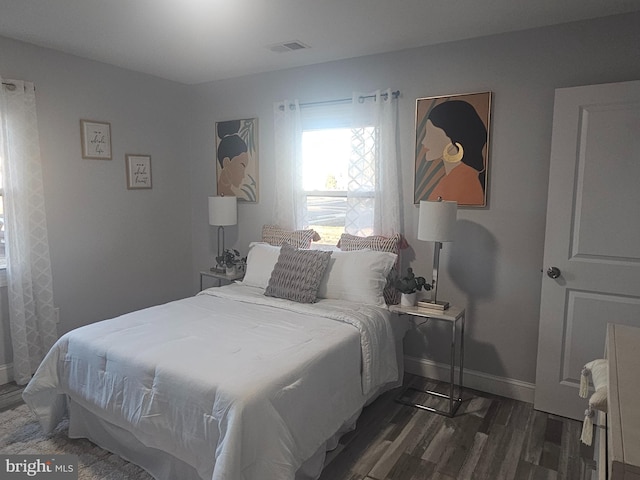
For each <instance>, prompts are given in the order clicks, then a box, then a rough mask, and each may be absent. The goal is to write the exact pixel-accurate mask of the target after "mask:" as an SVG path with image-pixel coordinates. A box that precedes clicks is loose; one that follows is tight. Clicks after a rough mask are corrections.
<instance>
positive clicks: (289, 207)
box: [273, 100, 307, 230]
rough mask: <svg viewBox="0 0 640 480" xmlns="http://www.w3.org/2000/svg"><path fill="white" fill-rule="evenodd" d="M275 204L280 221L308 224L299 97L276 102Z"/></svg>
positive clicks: (292, 225)
mask: <svg viewBox="0 0 640 480" xmlns="http://www.w3.org/2000/svg"><path fill="white" fill-rule="evenodd" d="M273 116H274V130H275V161H276V165H275V174H276V181H275V192H276V196H275V204H274V212H273V217H274V221H275V223H276V224H277V225H279V226H281V227H283V228H288V229H291V230H295V229H298V228H304V227H306V226H307V218H306V217H307V207H306V197H305V195H304V193H303V191H302V121H301V117H300V104H299V103H298V101H297V100H292V101H289V100H285V101H283V102H278V103H276V104H274V115H273Z"/></svg>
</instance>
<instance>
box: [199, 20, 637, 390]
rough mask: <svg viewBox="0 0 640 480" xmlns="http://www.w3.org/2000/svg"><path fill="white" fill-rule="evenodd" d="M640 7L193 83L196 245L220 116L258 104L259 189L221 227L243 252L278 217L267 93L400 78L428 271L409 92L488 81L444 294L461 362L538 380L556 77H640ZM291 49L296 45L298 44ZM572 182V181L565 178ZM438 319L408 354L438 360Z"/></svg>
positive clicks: (410, 217) (204, 231) (415, 260)
mask: <svg viewBox="0 0 640 480" xmlns="http://www.w3.org/2000/svg"><path fill="white" fill-rule="evenodd" d="M638 25H640V15H638V14H636V15H625V16H617V17H611V18H606V19H600V20H596V21H592V22H580V23H575V24H569V25H563V26H557V27H552V28H545V29H537V30H531V31H525V32H519V33H513V34H506V35H498V36H492V37H486V38H482V39H475V40H469V41H463V42H456V43H447V44H442V45H438V46H434V47H427V48H418V49H411V50H406V51H402V52H395V53H390V54H385V55H375V56H369V57H361V58H356V59H351V60H346V61H340V62H332V63H326V64H322V65H315V66H309V67H304V68H296V69H292V70H287V71H280V72H275V73H266V74H261V75H255V76H250V77H244V78H238V79H233V80H229V81H220V82H215V83H210V84H206V85H200V86H198V87H197V88H196V89H195V97H196V98H197V99H198V103H197V104H195V105H193V108H192V109H191V111H192V115H193V119H194V121H193V123H192V124H193V126H194V129H193V131H192V134H193V137H192V141H191V142H190V143H191V144H192V145H193V150H192V156H193V160H194V168H193V177H192V182H193V192H194V198H193V202H194V203H193V210H194V225H193V237H192V238H193V251H194V259H195V263H196V265H201V266H206V265H208V264H209V263H210V262H211V258H212V251H213V247H214V245H213V240H214V239H213V236H212V235H213V232H212V231H211V230H210V229H209V227H208V226H207V217H206V215H207V213H206V199H205V197H206V196H207V195H209V194H213V193H214V187H213V179H214V178H215V172H214V163H213V159H214V139H213V134H212V126H213V124H214V122H215V121H219V120H229V119H233V118H245V117H252V116H255V117H259V123H260V127H259V129H260V201H259V203H258V204H257V205H255V204H253V205H252V204H244V205H242V204H241V205H240V207H239V211H238V216H239V225H238V226H237V227H233V228H229V229H227V231H228V238H231V241H235V242H236V247H238V248H239V249H240V250H241V251H243V252H246V250H247V246H248V244H249V242H250V241H252V240H255V239H257V238H259V235H260V227H261V226H262V224H263V223H266V222H268V221H269V219H270V218H272V205H273V189H272V188H271V186H272V185H273V184H274V164H275V162H276V161H277V152H274V151H273V120H272V119H273V113H272V108H273V107H272V105H273V102H275V101H279V100H283V99H292V98H298V99H299V100H300V101H302V102H305V101H316V100H323V99H332V98H343V97H349V96H351V92H352V90H358V91H369V90H374V89H377V88H385V87H391V88H393V89H399V90H400V91H401V92H402V97H401V98H400V100H399V108H400V118H399V122H400V142H401V161H402V182H403V186H404V198H403V206H404V233H405V234H406V236H407V238H408V241H409V243H410V244H411V246H412V248H411V249H410V250H409V251H408V252H406V253H403V260H404V262H405V265H407V264H409V263H410V264H411V265H412V266H413V267H414V269H415V270H416V271H417V272H419V273H421V274H423V275H425V276H429V275H430V269H431V261H432V249H433V245H432V244H431V243H428V242H421V241H418V240H416V229H417V213H418V212H417V208H416V207H415V206H414V205H413V161H414V157H413V146H414V137H413V136H414V123H415V100H416V98H420V97H427V96H433V95H446V94H455V93H469V92H477V91H487V90H491V91H492V92H493V94H494V99H493V118H492V129H491V151H490V167H489V189H488V192H489V206H488V207H487V208H485V209H460V211H459V214H458V217H459V219H460V221H459V222H458V223H459V225H458V232H457V233H458V235H457V238H458V240H457V241H456V242H455V243H453V244H450V245H446V246H445V248H444V249H443V255H442V257H441V262H442V264H441V273H442V283H441V287H440V292H439V293H440V296H441V298H444V299H448V300H450V301H451V302H454V303H456V304H461V305H466V306H467V307H468V324H467V325H468V330H467V334H468V335H467V343H466V366H467V367H468V368H469V369H472V370H476V371H478V372H481V373H485V374H489V375H494V376H497V377H507V378H509V379H515V380H519V381H522V382H529V383H534V382H535V366H536V365H535V364H536V350H537V339H538V316H539V302H540V282H541V268H542V267H543V265H542V264H541V262H542V253H543V242H544V228H545V216H546V206H547V205H546V197H547V185H548V173H549V152H550V143H551V124H552V116H553V97H554V89H556V88H559V87H567V86H575V85H583V84H593V83H604V82H617V81H624V80H631V79H638V78H640V50H639V48H640V47H639V46H640V29H638ZM294 54H295V53H294ZM568 188H569V187H568ZM446 342H447V337H446V335H445V332H440V331H433V330H430V329H429V328H423V329H422V330H421V331H420V332H411V333H410V334H409V336H408V338H407V341H406V342H405V344H406V347H407V352H408V354H409V355H410V356H414V357H420V358H427V359H435V360H437V361H442V360H445V361H446V356H445V355H444V353H445V349H446V348H447V343H446Z"/></svg>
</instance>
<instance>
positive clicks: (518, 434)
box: [320, 375, 593, 480]
mask: <svg viewBox="0 0 640 480" xmlns="http://www.w3.org/2000/svg"><path fill="white" fill-rule="evenodd" d="M407 384H412V385H414V386H416V387H418V388H422V389H430V390H434V389H435V390H438V391H442V390H441V389H442V388H443V387H444V385H442V384H439V383H438V382H435V381H429V380H426V379H424V378H422V377H416V376H411V375H407V376H406V378H405V385H407ZM400 393H401V392H400V391H393V392H389V393H388V394H385V395H384V396H383V397H381V398H380V399H378V400H377V401H376V402H374V403H373V404H371V405H370V406H369V407H367V408H366V409H365V410H364V411H363V413H362V415H361V416H360V419H359V420H358V424H357V428H356V430H355V431H353V432H350V433H349V434H347V435H345V436H344V437H343V438H342V439H341V441H340V446H339V447H338V448H337V449H336V452H334V453H333V457H332V458H329V461H330V462H329V464H328V465H327V466H326V467H325V470H324V471H323V474H322V476H321V477H320V479H321V480H374V479H375V480H422V479H431V480H436V479H446V480H450V479H460V480H462V479H488V480H499V479H517V480H528V479H531V480H538V479H548V480H553V479H579V478H582V472H583V468H584V461H583V458H592V457H593V452H592V451H589V449H587V448H585V447H584V445H582V444H581V443H580V433H581V430H582V424H581V423H580V422H578V421H575V420H569V419H566V418H562V417H556V416H553V415H549V414H546V413H542V412H539V411H536V410H534V409H533V406H532V405H531V404H529V403H525V402H519V401H516V400H511V399H508V398H504V397H498V396H495V395H489V394H485V393H482V392H476V391H470V390H466V391H465V395H464V396H463V398H465V399H466V401H465V402H463V404H462V406H461V407H460V409H459V410H458V412H457V414H456V416H455V417H454V418H448V417H445V416H442V415H438V414H434V413H431V412H428V411H424V410H421V409H417V408H414V407H409V406H406V405H403V404H400V403H398V402H396V401H395V399H396V398H397V397H398V395H399V394H400ZM410 397H411V399H413V400H416V401H417V402H419V403H427V404H429V403H431V406H436V407H437V408H442V407H443V406H444V405H442V402H443V401H442V400H436V401H435V402H434V401H433V397H428V396H426V395H422V394H416V393H411V394H410Z"/></svg>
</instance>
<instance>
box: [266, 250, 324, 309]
mask: <svg viewBox="0 0 640 480" xmlns="http://www.w3.org/2000/svg"><path fill="white" fill-rule="evenodd" d="M330 259H331V252H325V251H321V250H298V249H296V248H294V247H292V246H291V245H289V244H286V243H285V244H284V245H283V246H282V248H281V249H280V255H279V256H278V261H277V262H276V264H275V266H274V267H273V271H272V272H271V278H269V285H267V288H266V290H265V292H264V294H265V295H266V296H268V297H277V298H284V299H286V300H293V301H294V302H299V303H314V302H315V301H316V298H317V294H318V288H319V287H320V281H321V280H322V276H323V275H324V272H325V270H326V269H327V266H328V265H329V260H330Z"/></svg>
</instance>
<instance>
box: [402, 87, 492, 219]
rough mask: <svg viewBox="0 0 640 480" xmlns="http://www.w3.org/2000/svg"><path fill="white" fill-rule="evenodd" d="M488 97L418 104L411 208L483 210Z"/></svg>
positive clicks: (453, 97) (470, 96)
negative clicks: (438, 203) (446, 203)
mask: <svg viewBox="0 0 640 480" xmlns="http://www.w3.org/2000/svg"><path fill="white" fill-rule="evenodd" d="M490 116H491V92H481V93H469V94H464V95H448V96H441V97H428V98H418V99H417V100H416V144H415V176H414V197H413V201H414V203H419V202H420V201H421V200H437V199H438V198H442V199H443V200H452V201H456V202H458V205H459V206H462V207H484V206H486V204H487V184H488V183H487V180H488V173H489V169H488V167H489V123H490Z"/></svg>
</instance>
